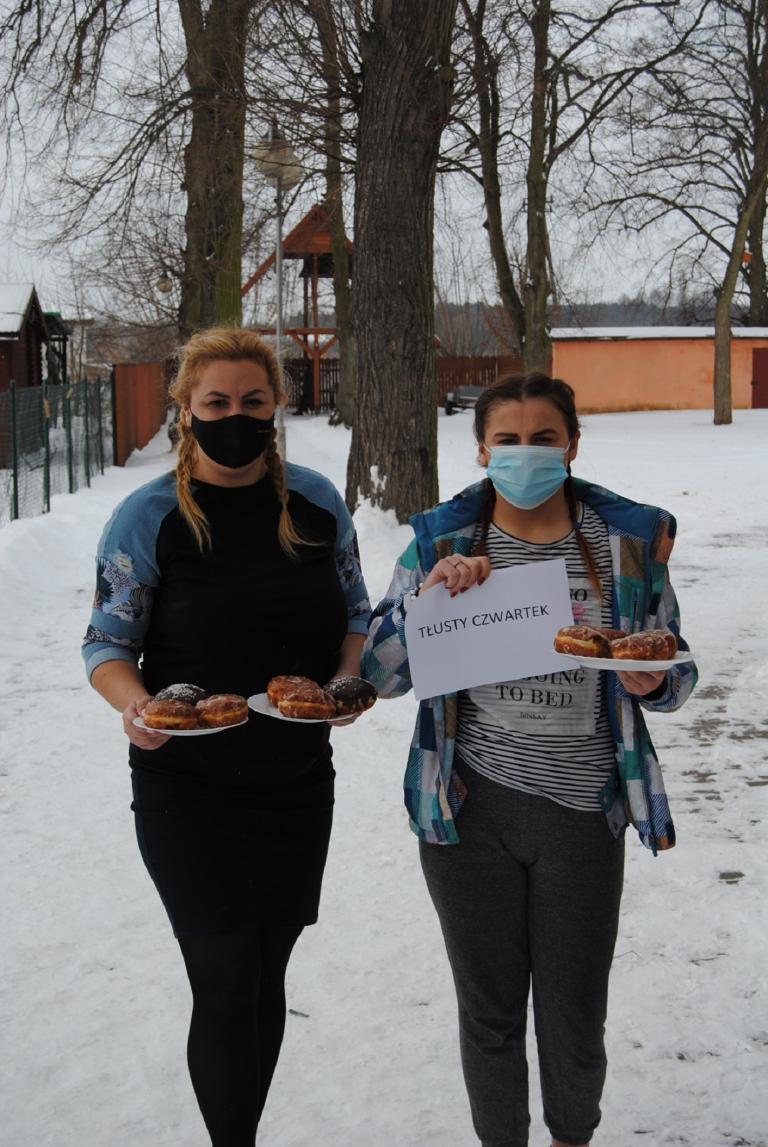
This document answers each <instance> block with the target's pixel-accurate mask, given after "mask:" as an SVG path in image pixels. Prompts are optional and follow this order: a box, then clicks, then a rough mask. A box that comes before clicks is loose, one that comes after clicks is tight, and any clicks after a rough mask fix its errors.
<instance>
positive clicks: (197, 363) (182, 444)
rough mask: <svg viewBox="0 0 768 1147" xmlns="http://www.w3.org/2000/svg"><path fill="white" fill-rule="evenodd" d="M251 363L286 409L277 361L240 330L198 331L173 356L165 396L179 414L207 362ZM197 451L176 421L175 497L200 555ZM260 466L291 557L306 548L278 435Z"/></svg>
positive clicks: (205, 532) (204, 544) (203, 527)
mask: <svg viewBox="0 0 768 1147" xmlns="http://www.w3.org/2000/svg"><path fill="white" fill-rule="evenodd" d="M222 360H223V361H227V362H239V361H247V362H254V363H256V364H257V365H258V366H261V367H263V368H264V370H265V372H266V375H267V381H268V382H269V387H270V389H271V391H272V394H273V396H274V399H275V405H276V406H285V403H286V398H287V395H286V392H285V388H284V386H283V379H282V374H281V371H280V365H279V363H278V361H277V357H276V355H275V353H274V351H273V350H272V348H271V346H269V344H268V343H266V342H264V340H263V339H262V338H260V337H259V336H258V335H257V334H256V333H255V332H254V331H249V330H244V329H243V328H241V327H211V328H209V329H208V330H204V331H197V332H196V333H195V334H193V335H192V337H191V338H190V339H189V340H188V341H187V342H186V343H185V344H184V346H183V347H181V348H180V350H179V351H178V352H177V355H176V361H177V369H176V374H175V376H174V379H173V382H172V383H171V385H170V387H169V389H168V393H169V395H170V396H171V398H172V399H173V401H174V402H176V403H177V404H178V405H179V406H180V407H181V408H182V409H185V408H188V407H189V400H190V395H191V392H192V388H193V387H194V386H195V384H196V383H197V381H198V378H199V375H200V371H201V369H202V368H203V367H205V366H207V365H208V364H209V363H211V362H217V361H222ZM197 458H198V446H197V442H196V440H195V437H194V435H193V434H192V430H191V428H190V427H189V426H188V425H187V424H186V421H185V419H184V418H179V421H178V447H177V458H176V496H177V498H178V503H179V510H180V511H181V513H182V515H183V517H184V519H185V520H186V522H187V524H188V526H189V528H190V530H191V531H192V533H193V534H194V536H195V541H196V542H197V544H198V546H199V547H200V549H201V550H204V549H208V548H210V545H211V527H210V523H209V522H208V519H207V518H206V516H205V514H204V513H203V511H202V510H201V508H200V506H199V505H198V504H197V502H196V501H195V498H194V496H193V494H192V479H193V476H194V472H195V467H196V465H197ZM265 461H266V465H267V473H268V474H269V476H270V478H271V479H272V484H273V486H274V488H275V493H276V494H277V496H278V498H279V500H280V505H281V510H280V520H279V523H278V528H277V535H278V540H279V542H280V545H281V547H282V549H283V550H284V551H285V553H287V554H288V555H289V556H290V557H294V556H295V554H296V547H297V546H298V545H301V544H307V540H306V539H304V538H302V537H301V535H300V534H299V533H298V531H297V529H296V527H295V526H294V524H293V520H292V519H291V515H290V513H289V511H288V490H287V489H286V485H285V469H284V467H283V462H282V459H281V457H280V455H279V453H278V450H277V435H276V432H275V431H273V432H272V437H271V440H270V444H269V446H268V447H267V451H266V455H265Z"/></svg>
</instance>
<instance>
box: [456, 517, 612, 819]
mask: <svg viewBox="0 0 768 1147" xmlns="http://www.w3.org/2000/svg"><path fill="white" fill-rule="evenodd" d="M578 513H579V516H578V522H579V529H580V531H581V534H582V536H583V537H584V539H585V540H586V542H587V544H588V546H589V549H590V553H591V555H592V558H593V560H594V563H595V566H596V569H597V573H598V577H599V579H600V584H601V587H602V601H601V600H600V599H599V598H598V596H597V594H596V593H595V591H594V589H593V587H592V585H591V583H590V581H589V574H588V570H587V567H586V564H585V562H584V559H583V557H582V554H581V550H580V549H579V544H578V541H577V539H576V531H575V530H572V531H571V533H570V534H568V536H567V537H565V538H562V539H560V540H559V541H556V542H546V543H543V544H539V543H535V542H526V541H522V540H521V539H520V538H515V537H513V536H512V535H511V534H507V533H504V531H503V530H500V529H499V528H498V527H497V526H495V525H493V524H492V525H491V526H490V529H489V531H488V538H487V542H486V552H487V554H488V557H489V559H490V563H491V568H492V569H503V568H505V567H506V566H517V565H525V564H526V563H529V562H540V561H549V560H552V559H553V558H563V559H564V560H565V566H566V571H567V574H568V584H569V587H570V591H571V604H572V608H573V620H574V624H576V625H607V626H610V625H611V605H612V598H613V581H612V568H611V552H610V546H609V541H608V530H607V527H606V525H605V523H604V522H603V521H602V519H601V518H599V517H598V515H597V514H596V513H595V512H594V510H592V509H591V508H590V507H589V506H584V505H583V504H582V503H579V507H578ZM478 534H479V527H478ZM456 752H457V753H458V754H459V756H460V757H461V759H462V761H464V762H465V763H466V764H468V765H469V766H470V767H471V768H473V769H475V770H476V771H477V772H479V773H482V774H483V776H485V777H488V778H490V779H491V780H494V781H498V782H499V783H500V784H503V785H509V786H510V787H511V788H516V789H521V790H522V791H523V792H527V793H533V794H535V795H538V796H545V797H549V799H550V800H553V801H557V803H558V804H561V805H566V806H567V807H568V808H575V809H582V810H585V811H598V810H599V809H600V803H599V793H600V790H601V789H602V788H603V786H604V785H605V782H606V781H607V780H608V777H609V775H610V773H611V771H612V769H613V766H614V759H615V749H614V742H613V737H612V735H611V731H610V726H609V724H608V710H607V705H606V685H605V672H603V671H601V670H598V669H583V668H581V667H580V666H577V665H574V666H573V667H570V666H569V667H568V668H567V669H565V670H563V671H561V672H557V673H548V674H545V675H543V676H540V677H526V678H522V679H520V680H518V681H504V682H498V683H496V684H492V685H480V686H478V687H476V688H474V689H467V690H464V691H462V692H461V693H459V725H458V731H457V737H456Z"/></svg>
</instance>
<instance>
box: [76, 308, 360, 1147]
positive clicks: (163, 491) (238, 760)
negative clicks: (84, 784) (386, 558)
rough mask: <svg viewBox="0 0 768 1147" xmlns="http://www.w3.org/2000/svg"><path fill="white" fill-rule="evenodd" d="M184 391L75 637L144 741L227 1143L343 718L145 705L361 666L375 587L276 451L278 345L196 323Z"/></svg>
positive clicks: (253, 1062)
mask: <svg viewBox="0 0 768 1147" xmlns="http://www.w3.org/2000/svg"><path fill="white" fill-rule="evenodd" d="M171 396H172V397H173V398H174V399H175V401H176V402H177V403H178V405H179V407H180V411H181V413H180V419H179V444H178V459H177V465H176V468H175V471H173V472H171V473H169V474H167V475H164V476H163V477H161V478H159V479H157V480H155V481H153V482H150V483H149V484H148V485H146V486H143V487H142V488H141V489H139V490H137V491H136V492H135V493H134V494H132V495H131V496H130V497H128V498H127V499H126V500H125V501H124V502H123V503H122V504H121V505H120V506H119V507H118V508H117V510H116V511H115V513H114V515H113V517H112V519H111V520H110V522H109V523H108V525H107V527H106V529H105V531H104V535H103V537H102V540H101V544H100V547H99V555H98V581H97V590H96V598H95V602H94V611H93V615H92V618H91V624H90V626H89V628H88V632H87V634H86V638H85V642H84V650H83V652H84V657H85V661H86V665H87V668H88V672H89V675H90V678H91V682H92V684H93V686H94V687H95V688H96V689H97V691H98V692H99V693H101V694H102V696H104V697H105V698H106V700H107V701H109V703H110V704H111V705H112V706H113V707H114V708H116V709H118V710H119V711H120V712H121V713H122V715H123V727H124V730H125V732H126V734H127V736H128V738H129V741H130V750H129V758H130V764H131V766H132V772H133V792H134V802H133V809H134V812H135V816H136V830H137V836H138V841H139V847H140V850H141V854H142V857H143V859H144V862H145V864H146V866H147V869H148V871H149V873H150V875H151V877H152V879H153V880H154V882H155V884H156V886H157V889H158V892H159V893H160V896H161V898H162V900H163V904H164V906H165V908H166V911H167V912H168V915H169V917H170V921H171V924H172V927H173V930H174V933H175V935H176V937H177V939H178V942H179V945H180V948H181V952H182V955H183V958H184V962H185V965H186V970H187V974H188V976H189V980H190V985H191V988H192V995H193V1011H192V1022H191V1026H190V1034H189V1044H188V1062H189V1069H190V1074H191V1077H192V1083H193V1086H194V1089H195V1093H196V1096H197V1099H198V1102H199V1105H200V1108H201V1111H202V1114H203V1117H204V1120H205V1123H206V1125H207V1127H208V1131H209V1133H210V1136H211V1140H212V1143H213V1145H214V1147H243V1145H245V1144H253V1143H254V1141H255V1135H256V1128H257V1125H258V1121H259V1118H260V1115H261V1111H262V1108H263V1106H264V1102H265V1099H266V1096H267V1090H268V1088H269V1084H270V1080H271V1077H272V1072H273V1070H274V1067H275V1064H276V1061H277V1057H278V1053H279V1049H280V1044H281V1040H282V1035H283V1027H284V1022H285V995H284V975H285V969H286V965H287V962H288V959H289V956H290V953H291V950H292V948H293V945H294V944H295V942H296V940H297V938H298V936H299V934H300V932H301V930H302V928H303V927H304V925H306V924H312V923H314V922H315V920H316V919H317V910H318V902H319V896H320V886H321V881H322V875H323V868H324V864H325V858H326V852H327V847H328V838H329V833H330V828H331V817H332V807H333V777H334V772H333V768H332V765H331V750H330V745H329V726H328V725H327V724H324V723H317V724H315V723H313V724H308V725H300V724H291V723H287V722H280V721H276V720H274V719H272V718H270V717H266V716H261V715H259V714H256V713H251V714H250V716H249V720H248V722H247V723H246V724H243V725H241V726H238V727H236V728H232V729H227V730H225V731H223V732H220V733H218V734H217V735H215V736H210V737H189V738H180V737H169V736H167V735H165V734H162V733H155V732H150V731H146V730H144V729H141V728H139V727H137V726H136V725H135V724H134V719H135V718H136V717H137V716H139V715H140V714H141V713H142V712H143V710H144V708H145V706H146V704H147V703H148V701H149V700H150V698H151V697H152V696H153V695H154V694H156V693H157V692H159V691H160V690H161V689H163V688H165V687H167V686H170V685H172V684H176V683H179V682H191V683H194V684H195V685H197V686H199V687H201V689H203V690H205V691H206V692H208V693H238V694H242V695H243V696H248V695H250V694H253V693H263V692H264V691H265V689H266V685H267V682H268V681H269V679H270V678H271V677H274V676H277V675H282V674H292V675H299V676H305V677H310V678H312V679H313V680H315V681H319V682H326V681H328V680H329V679H331V678H333V677H335V676H342V675H347V674H352V675H356V674H357V672H358V670H359V658H360V650H361V647H362V642H363V635H364V634H365V631H366V625H367V619H368V609H369V607H368V600H367V595H366V590H365V585H364V583H363V579H362V574H361V571H360V564H359V558H358V552H357V543H356V539H355V533H354V528H353V526H352V521H351V519H350V516H349V513H348V512H347V510H346V507H345V506H344V503H343V501H342V499H341V498H340V496H339V494H338V493H337V492H336V490H335V489H334V488H333V486H332V485H331V484H330V483H329V482H328V481H327V480H326V479H325V478H323V477H322V476H321V475H320V474H317V473H315V472H313V471H311V470H307V469H305V468H304V467H300V466H295V465H293V464H283V463H282V461H281V459H280V457H279V455H278V453H277V450H276V446H275V432H274V415H275V410H276V407H277V405H278V403H281V402H284V400H285V398H284V393H283V390H282V386H281V380H280V374H279V368H278V365H277V362H276V360H275V357H274V354H273V352H272V351H271V349H270V348H269V347H268V346H267V345H266V344H265V343H263V342H262V341H261V340H260V339H259V338H258V337H257V336H256V335H254V334H253V333H252V332H250V331H244V330H239V329H227V328H222V329H218V330H211V331H207V332H203V333H201V334H198V335H195V336H194V337H193V338H192V339H191V340H190V341H189V343H188V344H187V345H186V346H185V347H184V348H183V349H182V351H181V353H180V360H179V370H178V373H177V375H176V378H175V380H174V383H173V385H172V387H171Z"/></svg>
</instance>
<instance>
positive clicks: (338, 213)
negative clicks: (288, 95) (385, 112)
mask: <svg viewBox="0 0 768 1147" xmlns="http://www.w3.org/2000/svg"><path fill="white" fill-rule="evenodd" d="M310 11H311V12H312V16H313V18H314V21H315V24H316V26H317V31H318V35H319V37H320V48H321V51H322V54H323V78H324V80H325V84H326V91H327V107H326V113H325V155H326V161H325V204H324V206H325V210H326V212H327V214H328V218H329V219H330V229H331V250H332V252H333V293H334V298H335V302H336V336H337V338H338V342H339V389H338V391H337V393H336V409H335V410H334V412H333V414H332V415H331V417H330V422H331V425H332V426H338V425H340V424H343V425H344V426H348V427H349V426H352V423H353V420H354V413H355V404H356V398H357V369H356V358H357V356H356V353H355V337H354V332H353V329H352V291H351V288H350V284H349V278H350V260H349V252H348V250H347V236H346V229H345V227H344V202H343V189H342V179H341V128H342V124H341V74H340V69H339V57H338V40H337V36H336V25H335V23H334V18H333V11H332V9H331V5H330V3H329V0H310Z"/></svg>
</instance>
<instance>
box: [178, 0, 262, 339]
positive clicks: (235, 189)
mask: <svg viewBox="0 0 768 1147" xmlns="http://www.w3.org/2000/svg"><path fill="white" fill-rule="evenodd" d="M252 6H253V3H252V0H213V3H211V4H210V6H209V9H208V11H207V13H205V12H204V11H203V7H202V5H201V3H200V0H179V10H180V13H181V18H182V24H183V28H184V37H185V41H186V48H187V62H186V73H187V78H188V80H189V85H190V89H191V91H192V93H193V105H192V132H191V135H190V139H189V143H188V144H187V145H186V147H185V149H184V180H185V186H186V191H187V213H186V222H185V234H186V247H185V252H184V275H183V279H182V284H181V304H180V307H179V326H180V329H181V333H182V335H183V336H184V337H187V336H188V335H189V334H190V333H191V332H192V331H193V330H197V329H200V328H202V327H207V326H211V325H212V324H214V323H233V324H239V323H241V322H242V314H243V312H242V299H241V294H240V285H241V279H242V274H241V263H242V231H243V191H242V185H243V148H244V137H245V104H246V101H245V79H244V62H245V43H246V31H247V25H248V16H249V13H250V10H251V8H252Z"/></svg>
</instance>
